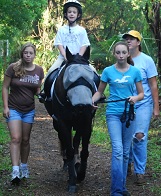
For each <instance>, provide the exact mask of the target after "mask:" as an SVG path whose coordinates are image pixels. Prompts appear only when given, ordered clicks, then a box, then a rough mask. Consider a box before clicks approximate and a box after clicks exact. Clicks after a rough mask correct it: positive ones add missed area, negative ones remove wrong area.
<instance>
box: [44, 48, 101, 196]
mask: <svg viewBox="0 0 161 196" xmlns="http://www.w3.org/2000/svg"><path fill="white" fill-rule="evenodd" d="M66 57H67V63H65V65H62V66H61V67H60V68H58V69H56V70H54V71H53V72H52V73H50V74H49V76H48V77H47V78H46V80H45V83H44V92H45V95H46V96H45V100H44V105H45V108H46V110H47V112H48V113H49V115H50V116H51V117H52V118H53V126H54V129H55V130H56V131H57V132H58V138H59V140H60V143H61V146H62V149H63V150H64V152H65V155H66V158H67V166H68V167H67V169H68V175H69V180H68V192H70V193H75V192H76V191H77V186H76V183H77V182H81V181H83V180H84V178H85V175H86V169H87V159H88V156H89V151H88V147H89V141H90V137H91V133H92V122H93V117H94V115H95V110H94V109H93V106H92V95H93V94H94V93H95V92H96V90H97V87H98V85H99V80H100V78H99V75H98V74H97V73H95V72H94V71H93V70H92V69H91V68H90V67H89V57H90V48H89V47H88V48H87V50H86V52H85V53H84V55H83V56H81V55H79V54H76V55H72V54H71V53H70V51H69V50H68V48H66ZM72 130H74V131H75V136H74V137H73V136H72ZM80 141H81V143H82V146H81V147H82V148H81V152H80V162H79V163H78V162H77V163H76V162H75V160H74V155H75V154H77V153H78V148H79V145H80Z"/></svg>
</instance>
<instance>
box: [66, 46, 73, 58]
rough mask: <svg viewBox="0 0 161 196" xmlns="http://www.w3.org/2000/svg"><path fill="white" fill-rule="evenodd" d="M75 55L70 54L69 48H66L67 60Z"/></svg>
mask: <svg viewBox="0 0 161 196" xmlns="http://www.w3.org/2000/svg"><path fill="white" fill-rule="evenodd" d="M72 57H73V55H72V53H71V52H70V50H69V49H68V47H66V58H67V60H69V59H72Z"/></svg>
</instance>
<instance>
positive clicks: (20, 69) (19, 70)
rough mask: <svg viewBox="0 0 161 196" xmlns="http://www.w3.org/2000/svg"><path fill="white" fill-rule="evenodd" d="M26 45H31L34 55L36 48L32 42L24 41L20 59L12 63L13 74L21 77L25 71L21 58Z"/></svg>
mask: <svg viewBox="0 0 161 196" xmlns="http://www.w3.org/2000/svg"><path fill="white" fill-rule="evenodd" d="M27 47H32V48H33V50H34V54H35V55H36V48H35V46H34V45H33V44H32V43H30V42H29V43H26V44H24V45H23V46H22V48H21V51H20V59H19V60H18V61H17V62H15V63H14V66H13V70H14V71H15V76H17V77H23V76H24V75H25V74H26V71H25V62H24V60H23V52H24V50H25V49H26V48H27Z"/></svg>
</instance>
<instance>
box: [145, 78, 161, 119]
mask: <svg viewBox="0 0 161 196" xmlns="http://www.w3.org/2000/svg"><path fill="white" fill-rule="evenodd" d="M148 81H149V85H150V89H151V93H152V97H153V103H154V108H153V117H154V118H157V117H158V116H159V96H158V86H157V80H156V77H152V78H149V80H148Z"/></svg>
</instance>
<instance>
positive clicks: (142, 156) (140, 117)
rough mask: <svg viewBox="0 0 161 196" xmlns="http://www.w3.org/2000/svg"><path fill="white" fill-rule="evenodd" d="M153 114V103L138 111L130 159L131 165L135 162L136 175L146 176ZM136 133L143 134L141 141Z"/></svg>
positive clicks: (141, 107) (143, 106)
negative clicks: (149, 134) (149, 132)
mask: <svg viewBox="0 0 161 196" xmlns="http://www.w3.org/2000/svg"><path fill="white" fill-rule="evenodd" d="M152 112H153V103H145V104H142V105H140V106H139V107H138V108H137V109H136V117H135V121H136V128H135V131H134V134H133V141H132V146H131V152H130V157H129V163H130V162H132V161H134V173H136V174H144V173H145V168H146V162H147V143H148V130H149V125H150V120H151V117H152ZM136 133H143V134H144V137H143V138H142V139H141V140H138V139H137V138H136Z"/></svg>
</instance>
